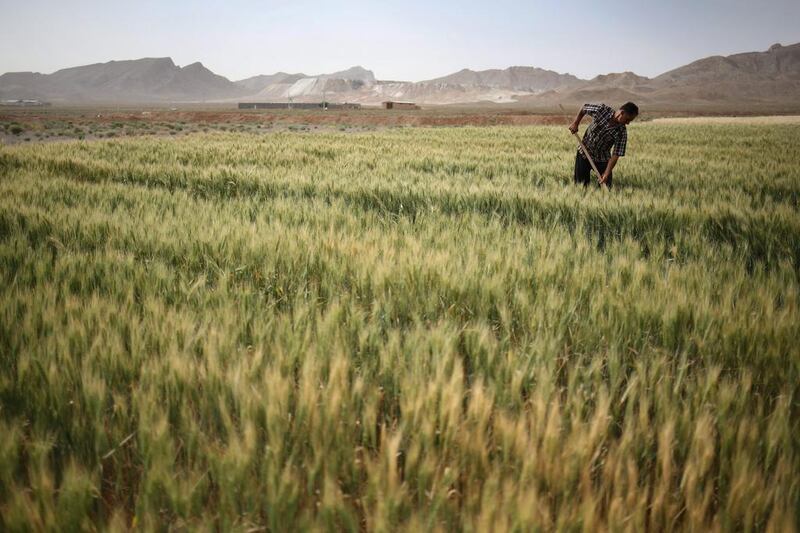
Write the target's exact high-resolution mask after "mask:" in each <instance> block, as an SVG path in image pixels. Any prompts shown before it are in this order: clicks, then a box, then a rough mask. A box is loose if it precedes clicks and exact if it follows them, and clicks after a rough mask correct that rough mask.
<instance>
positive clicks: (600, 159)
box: [569, 102, 639, 187]
mask: <svg viewBox="0 0 800 533" xmlns="http://www.w3.org/2000/svg"><path fill="white" fill-rule="evenodd" d="M585 115H590V116H591V117H592V119H593V120H592V123H591V124H590V125H589V127H588V128H587V129H586V133H585V134H584V136H583V145H584V146H585V147H586V149H587V150H588V151H589V155H590V156H592V159H594V164H595V165H597V170H599V171H600V172H601V173H602V176H600V179H599V182H600V184H601V185H602V184H605V185H607V186H608V187H611V177H612V176H611V171H612V170H614V166H616V164H617V161H618V160H619V158H620V157H622V156H624V155H625V147H626V146H627V144H628V130H627V129H626V128H625V125H626V124H630V123H631V121H632V120H633V119H635V118H636V117H637V116H638V115H639V108H638V107H636V104H634V103H633V102H628V103H626V104H624V105H623V106H622V107H620V108H619V109H617V110H616V111H614V110H613V109H611V108H610V107H609V106H607V105H605V104H584V106H583V107H582V108H581V110H580V111H579V112H578V116H576V117H575V122H573V123H572V124H570V126H569V131H571V132H572V133H577V132H578V126H580V123H581V120H582V119H583V117H584V116H585ZM612 146H613V147H614V155H611V147H612ZM581 152H582V150H581V149H580V148H578V154H577V155H576V156H575V183H583V185H584V187H585V186H587V185H589V172H590V171H591V170H592V167H591V165H590V163H589V160H588V159H586V156H584V154H582V153H581ZM609 156H610V158H609Z"/></svg>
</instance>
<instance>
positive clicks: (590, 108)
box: [581, 104, 608, 117]
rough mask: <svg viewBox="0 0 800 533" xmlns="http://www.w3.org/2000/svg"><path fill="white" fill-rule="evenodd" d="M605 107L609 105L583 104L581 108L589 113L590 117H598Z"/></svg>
mask: <svg viewBox="0 0 800 533" xmlns="http://www.w3.org/2000/svg"><path fill="white" fill-rule="evenodd" d="M604 107H608V106H606V105H604V104H583V107H582V108H581V109H582V110H583V112H584V113H586V114H587V115H589V116H590V117H596V116H597V114H598V113H600V112H601V111H603V108H604Z"/></svg>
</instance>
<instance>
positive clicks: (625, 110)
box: [614, 102, 639, 124]
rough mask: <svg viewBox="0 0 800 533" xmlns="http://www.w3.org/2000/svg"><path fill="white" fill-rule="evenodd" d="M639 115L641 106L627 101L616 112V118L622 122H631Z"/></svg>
mask: <svg viewBox="0 0 800 533" xmlns="http://www.w3.org/2000/svg"><path fill="white" fill-rule="evenodd" d="M638 116H639V107H638V106H637V105H636V104H634V103H633V102H626V103H624V104H622V105H621V106H620V107H619V109H617V111H616V113H614V120H616V121H617V122H619V123H620V124H630V123H631V122H633V119H635V118H636V117H638Z"/></svg>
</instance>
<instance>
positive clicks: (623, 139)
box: [614, 128, 628, 157]
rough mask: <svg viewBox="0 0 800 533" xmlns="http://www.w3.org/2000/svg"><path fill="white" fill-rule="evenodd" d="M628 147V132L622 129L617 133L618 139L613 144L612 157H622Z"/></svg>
mask: <svg viewBox="0 0 800 533" xmlns="http://www.w3.org/2000/svg"><path fill="white" fill-rule="evenodd" d="M627 147H628V130H627V129H625V128H622V131H620V132H619V138H618V139H617V142H615V143H614V155H617V156H619V157H622V156H624V155H625V149H626V148H627Z"/></svg>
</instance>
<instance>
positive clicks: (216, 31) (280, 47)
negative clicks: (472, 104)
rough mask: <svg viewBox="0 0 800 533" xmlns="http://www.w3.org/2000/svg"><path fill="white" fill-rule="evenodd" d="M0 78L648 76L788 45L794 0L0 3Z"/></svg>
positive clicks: (798, 10) (795, 27)
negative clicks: (525, 70)
mask: <svg viewBox="0 0 800 533" xmlns="http://www.w3.org/2000/svg"><path fill="white" fill-rule="evenodd" d="M0 14H2V16H0V73H2V72H7V71H19V70H32V71H37V72H44V73H50V72H53V71H55V70H58V69H60V68H64V67H70V66H77V65H83V64H88V63H96V62H103V61H109V60H112V59H136V58H140V57H165V56H169V57H172V59H173V60H174V61H175V62H176V63H177V64H178V65H181V66H183V65H186V64H189V63H193V62H195V61H201V62H202V63H203V64H204V65H206V66H207V67H208V68H210V69H211V70H213V71H214V72H216V73H218V74H222V75H223V76H227V77H228V78H231V79H233V80H237V79H241V78H245V77H249V76H253V75H256V74H270V73H273V72H276V71H280V70H283V71H288V72H304V73H306V74H318V73H323V72H332V71H336V70H342V69H345V68H347V67H350V66H353V65H362V66H364V67H366V68H369V69H372V70H373V71H374V72H375V75H376V76H377V77H378V78H379V79H395V80H410V81H419V80H424V79H429V78H433V77H438V76H442V75H445V74H449V73H451V72H454V71H456V70H459V69H461V68H472V69H485V68H505V67H508V66H511V65H530V66H538V67H542V68H549V69H553V70H556V71H559V72H570V73H572V74H575V75H577V76H580V77H583V78H589V77H593V76H595V75H597V74H603V73H608V72H620V71H623V70H633V71H634V72H636V73H638V74H641V75H645V76H654V75H657V74H660V73H662V72H664V71H666V70H669V69H671V68H674V67H677V66H680V65H683V64H685V63H688V62H689V61H692V60H694V59H699V58H701V57H705V56H708V55H714V54H723V55H727V54H731V53H736V52H745V51H754V50H766V49H767V48H768V47H769V46H770V45H771V44H773V43H775V42H781V43H783V44H792V43H795V42H798V41H800V24H798V22H797V21H798V20H800V0H765V1H761V2H752V1H744V0H727V1H726V0H694V1H689V0H672V1H668V0H661V1H649V0H642V1H638V2H637V1H633V0H609V1H605V2H597V1H595V2H590V1H588V0H571V1H566V2H564V1H555V0H553V1H550V0H528V1H515V0H492V1H483V2H473V1H470V0H446V1H440V2H435V1H431V0H429V1H422V0H403V1H389V2H377V1H376V2H367V1H360V0H359V1H346V0H339V1H328V0H292V1H284V0H266V1H262V2H256V1H248V0H231V1H228V2H224V3H223V2H211V1H206V0H201V1H195V2H193V1H188V0H182V1H174V2H168V1H155V0H137V1H128V2H118V1H115V0H62V1H49V0H25V1H21V0H14V1H11V0H0Z"/></svg>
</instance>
